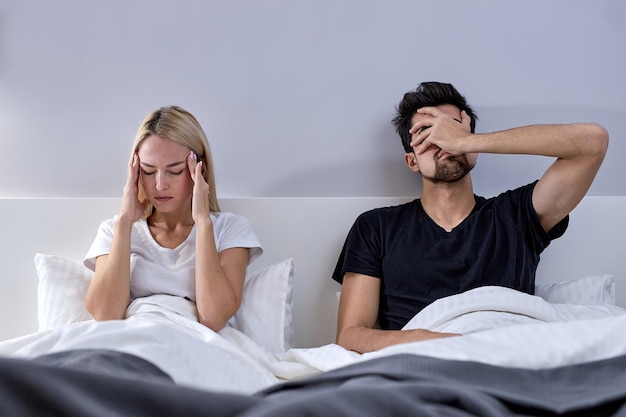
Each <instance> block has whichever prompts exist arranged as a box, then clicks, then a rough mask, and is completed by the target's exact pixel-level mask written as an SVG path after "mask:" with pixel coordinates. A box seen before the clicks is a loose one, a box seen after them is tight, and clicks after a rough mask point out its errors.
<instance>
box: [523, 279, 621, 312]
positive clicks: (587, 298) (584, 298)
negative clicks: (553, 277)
mask: <svg viewBox="0 0 626 417" xmlns="http://www.w3.org/2000/svg"><path fill="white" fill-rule="evenodd" d="M535 295H537V296H539V297H541V298H543V299H544V300H546V301H548V302H550V303H553V304H612V305H614V304H615V276H613V275H608V274H605V275H594V276H589V277H583V278H578V279H574V280H571V281H562V282H557V283H554V284H537V285H535Z"/></svg>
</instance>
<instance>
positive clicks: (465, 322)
mask: <svg viewBox="0 0 626 417" xmlns="http://www.w3.org/2000/svg"><path fill="white" fill-rule="evenodd" d="M408 327H418V328H427V329H430V330H434V331H452V332H458V333H461V334H462V336H458V337H452V338H444V339H434V340H428V341H422V342H413V343H405V344H400V345H396V346H391V347H388V348H385V349H381V350H380V351H377V352H372V353H367V354H363V355H360V354H357V353H355V352H351V351H348V350H346V349H344V348H342V347H340V346H338V345H336V344H328V345H324V346H320V347H314V348H293V349H290V350H288V351H287V352H286V353H284V354H274V353H271V352H269V351H268V350H267V349H265V348H263V347H262V346H260V345H259V344H257V343H256V342H254V341H253V340H252V339H250V338H249V337H247V336H246V335H244V334H243V333H241V332H239V331H237V330H235V329H233V328H231V327H228V326H227V327H225V328H224V329H222V330H221V331H220V332H218V333H216V332H213V331H211V330H210V329H208V328H206V327H204V326H202V325H201V324H199V323H198V322H197V319H196V316H195V312H194V310H193V307H192V304H190V303H189V302H187V301H186V300H184V299H180V298H178V297H168V296H153V297H148V298H146V299H141V300H137V301H135V302H134V303H133V304H132V305H131V306H130V307H129V310H128V318H127V319H126V320H119V321H109V322H84V323H76V324H72V325H68V326H64V327H62V328H59V329H55V330H51V331H47V332H43V333H36V334H33V335H28V336H24V337H21V338H17V339H12V340H9V341H5V342H2V343H0V355H3V356H11V357H18V358H33V357H36V356H39V355H43V354H48V353H53V352H59V351H65V350H76V349H110V350H116V351H120V352H124V353H128V354H132V355H136V356H138V357H140V358H143V359H145V360H148V361H150V362H151V363H153V364H154V365H156V366H157V367H159V368H160V369H162V370H163V371H164V372H166V373H167V374H168V375H170V376H171V377H172V378H173V379H174V381H175V382H176V383H177V384H179V385H182V386H188V387H193V388H198V389H202V390H210V391H216V392H221V391H226V392H233V393H242V394H250V393H253V392H258V391H260V390H264V389H267V388H269V387H271V386H274V385H276V384H279V383H281V382H284V381H289V380H291V381H293V380H301V379H303V378H306V377H310V376H314V375H317V374H320V373H323V372H327V371H332V370H336V369H338V368H341V367H344V366H348V365H354V364H358V363H363V362H367V361H370V360H374V359H379V358H382V357H387V356H394V355H398V354H409V355H418V356H424V357H431V358H437V359H443V360H457V361H472V362H478V363H484V364H489V365H498V366H507V367H516V368H524V369H548V368H554V367H558V366H567V365H575V364H581V363H586V362H592V361H597V360H603V359H608V358H613V357H617V356H620V355H624V354H626V339H625V338H624V337H623V334H626V311H625V310H623V309H621V308H619V307H616V306H614V305H611V304H595V305H574V304H550V303H548V302H546V301H544V300H543V299H541V298H539V297H535V296H531V295H528V294H524V293H520V292H517V291H514V290H510V289H506V288H501V287H483V288H479V289H475V290H472V291H468V292H466V293H463V294H458V295H455V296H451V297H447V298H444V299H441V300H439V301H437V302H436V303H433V304H431V305H430V306H428V307H427V308H425V309H424V310H422V311H421V312H420V313H418V314H417V315H416V316H415V317H414V319H413V320H411V321H410V322H409V324H408V325H407V328H408Z"/></svg>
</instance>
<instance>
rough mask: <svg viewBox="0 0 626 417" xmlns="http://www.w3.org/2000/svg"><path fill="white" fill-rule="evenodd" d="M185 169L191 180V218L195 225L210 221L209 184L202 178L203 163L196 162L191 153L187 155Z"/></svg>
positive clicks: (196, 158) (194, 155)
mask: <svg viewBox="0 0 626 417" xmlns="http://www.w3.org/2000/svg"><path fill="white" fill-rule="evenodd" d="M187 167H188V168H189V174H190V175H191V179H192V180H193V193H192V196H191V217H193V220H194V221H195V222H196V223H197V222H198V221H199V220H202V219H206V220H210V219H211V210H210V208H209V191H210V189H209V184H207V182H206V180H205V179H204V177H203V176H202V167H203V162H202V161H198V157H197V156H196V154H195V153H194V152H193V151H190V152H189V155H187Z"/></svg>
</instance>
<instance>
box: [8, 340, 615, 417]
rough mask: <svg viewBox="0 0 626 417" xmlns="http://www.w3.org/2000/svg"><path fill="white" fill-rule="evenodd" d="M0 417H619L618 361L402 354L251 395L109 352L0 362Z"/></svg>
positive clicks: (70, 353)
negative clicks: (192, 384) (199, 383)
mask: <svg viewBox="0 0 626 417" xmlns="http://www.w3.org/2000/svg"><path fill="white" fill-rule="evenodd" d="M86 363H87V364H88V365H85V364H86ZM0 415H2V416H81V417H85V416H108V415H124V416H134V417H143V416H146V417H147V416H151V417H152V416H156V415H163V416H170V417H176V416H185V417H193V416H217V417H234V416H239V417H244V416H245V417H260V416H290V417H298V416H303V417H304V416H309V417H312V416H324V417H328V416H350V417H354V416H359V417H360V416H366V417H367V416H372V417H373V416H376V417H380V416H399V417H401V416H480V417H490V416H494V417H495V416H497V417H508V416H556V415H559V416H571V417H574V416H576V417H578V416H586V417H591V416H594V417H595V416H612V417H619V416H624V417H626V356H620V357H616V358H612V359H607V360H603V361H598V362H593V363H585V364H581V365H573V366H566V367H558V368H553V369H548V370H525V369H517V368H507V367H498V366H490V365H485V364H480V363H476V362H464V361H449V360H442V359H434V358H428V357H423V356H416V355H408V354H403V355H395V356H390V357H386V358H380V359H375V360H371V361H367V362H363V363H359V364H355V365H351V366H348V367H345V368H342V369H338V370H335V371H331V372H327V373H324V374H321V375H318V376H315V377H311V378H306V379H303V380H300V381H292V382H287V383H283V384H279V385H277V386H275V387H272V388H271V389H268V390H265V391H263V392H259V393H257V394H256V395H251V396H244V395H236V394H225V393H218V392H205V391H200V390H195V389H190V388H186V387H180V386H177V385H175V384H174V383H173V382H172V381H171V379H170V378H168V377H167V375H165V374H163V373H162V372H161V371H160V370H158V369H156V368H155V367H154V366H153V365H152V364H150V363H148V362H146V361H144V360H143V359H140V358H136V357H134V356H130V355H126V354H122V353H117V352H108V351H75V352H67V353H66V354H64V355H61V356H58V355H56V356H52V357H43V358H40V359H38V360H32V361H27V360H19V359H10V358H0Z"/></svg>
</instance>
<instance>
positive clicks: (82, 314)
mask: <svg viewBox="0 0 626 417" xmlns="http://www.w3.org/2000/svg"><path fill="white" fill-rule="evenodd" d="M35 269H36V270H37V275H38V276H39V288H38V290H37V318H38V320H39V331H45V330H51V329H55V328H57V327H61V326H63V325H65V324H68V323H75V322H77V321H85V320H90V319H93V317H92V316H91V314H89V313H88V312H87V310H86V309H85V303H84V300H85V294H86V293H87V288H88V287H89V282H90V281H91V277H92V276H93V272H92V271H90V270H89V269H87V268H86V267H85V266H83V265H80V264H78V263H76V262H72V261H70V260H67V259H65V258H61V257H59V256H53V255H44V254H41V253H38V254H36V255H35Z"/></svg>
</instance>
